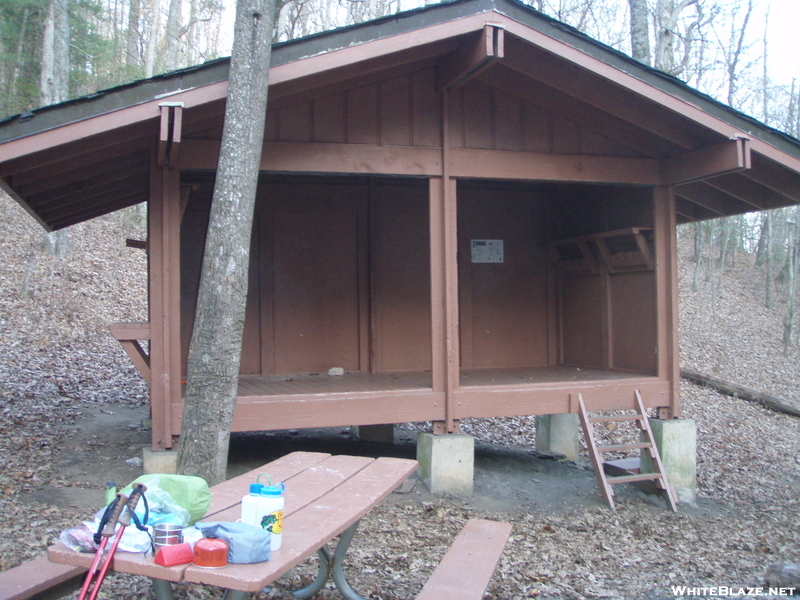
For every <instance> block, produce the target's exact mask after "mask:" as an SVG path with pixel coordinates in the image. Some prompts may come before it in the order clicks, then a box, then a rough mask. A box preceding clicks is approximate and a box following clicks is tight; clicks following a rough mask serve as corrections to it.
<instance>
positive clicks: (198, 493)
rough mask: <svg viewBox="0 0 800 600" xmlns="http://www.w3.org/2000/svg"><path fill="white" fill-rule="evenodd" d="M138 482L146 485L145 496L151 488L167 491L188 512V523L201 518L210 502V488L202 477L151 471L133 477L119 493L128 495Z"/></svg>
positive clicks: (190, 523)
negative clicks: (135, 477) (147, 473)
mask: <svg viewBox="0 0 800 600" xmlns="http://www.w3.org/2000/svg"><path fill="white" fill-rule="evenodd" d="M140 483H141V484H144V485H145V486H146V487H147V490H148V491H146V492H145V496H147V495H148V493H149V491H150V490H151V489H152V490H163V491H165V492H167V493H168V494H169V495H170V496H171V497H172V500H173V501H174V502H175V504H177V505H178V506H180V507H181V508H183V509H184V510H186V511H187V512H188V513H189V523H188V524H189V525H192V524H193V523H194V522H195V521H197V520H198V519H200V518H202V517H203V515H205V514H206V513H207V512H208V507H209V505H210V504H211V490H209V489H208V484H207V483H206V480H205V479H203V478H202V477H195V476H193V475H172V474H168V473H151V474H149V475H142V476H141V477H139V478H137V479H135V480H134V481H132V482H131V483H130V484H129V485H128V486H127V487H126V488H125V489H124V490H122V491H121V493H122V494H127V495H130V492H131V490H133V488H134V486H136V485H138V484H140ZM140 506H141V503H140ZM137 512H138V507H137Z"/></svg>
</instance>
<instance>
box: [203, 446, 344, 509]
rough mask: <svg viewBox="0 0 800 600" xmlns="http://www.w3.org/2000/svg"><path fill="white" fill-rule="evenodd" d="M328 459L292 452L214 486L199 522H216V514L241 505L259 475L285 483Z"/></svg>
mask: <svg viewBox="0 0 800 600" xmlns="http://www.w3.org/2000/svg"><path fill="white" fill-rule="evenodd" d="M329 457H330V454H325V453H323V452H292V453H291V454H287V455H286V456H282V457H280V458H278V459H276V460H273V461H272V462H271V463H267V464H266V465H263V466H261V467H258V468H257V469H253V470H252V471H248V472H247V473H244V474H243V475H239V476H238V477H234V478H233V479H229V480H228V481H224V482H223V483H220V484H218V485H215V486H214V487H213V488H211V505H210V506H209V507H208V511H206V514H205V516H203V518H202V519H201V521H207V520H209V519H210V518H211V517H214V520H215V521H218V520H219V519H217V518H216V516H215V515H216V513H218V512H219V511H221V510H225V509H227V508H230V507H231V506H236V505H238V504H241V502H242V496H244V495H245V494H247V493H248V492H249V491H250V484H251V483H255V482H256V478H257V477H258V476H259V475H260V474H261V473H266V474H267V475H269V476H270V479H271V480H272V483H273V484H276V483H280V482H285V481H287V480H289V479H291V478H292V477H294V476H296V475H297V474H298V473H302V472H303V471H304V470H306V469H308V468H310V467H313V466H314V465H316V464H318V463H320V462H322V461H323V460H325V459H327V458H329ZM262 483H266V481H265V479H264V478H262ZM234 520H235V519H234Z"/></svg>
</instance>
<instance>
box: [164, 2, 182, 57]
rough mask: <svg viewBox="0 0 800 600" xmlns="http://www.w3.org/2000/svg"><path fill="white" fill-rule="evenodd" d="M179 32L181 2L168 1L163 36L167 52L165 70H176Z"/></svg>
mask: <svg viewBox="0 0 800 600" xmlns="http://www.w3.org/2000/svg"><path fill="white" fill-rule="evenodd" d="M180 31H181V0H170V2H169V13H168V14H167V31H166V32H165V34H164V37H165V41H166V45H167V51H166V53H165V55H166V65H165V69H166V70H167V71H168V72H169V71H174V70H175V69H177V68H178V48H179V45H180V44H179V43H178V41H179V38H180Z"/></svg>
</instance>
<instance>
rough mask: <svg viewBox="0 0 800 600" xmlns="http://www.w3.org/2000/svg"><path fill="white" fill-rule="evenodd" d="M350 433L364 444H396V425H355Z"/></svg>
mask: <svg viewBox="0 0 800 600" xmlns="http://www.w3.org/2000/svg"><path fill="white" fill-rule="evenodd" d="M350 433H352V434H353V435H354V436H355V437H356V438H358V439H359V440H361V441H362V442H377V443H379V444H394V424H393V423H387V424H385V425H353V426H352V427H350Z"/></svg>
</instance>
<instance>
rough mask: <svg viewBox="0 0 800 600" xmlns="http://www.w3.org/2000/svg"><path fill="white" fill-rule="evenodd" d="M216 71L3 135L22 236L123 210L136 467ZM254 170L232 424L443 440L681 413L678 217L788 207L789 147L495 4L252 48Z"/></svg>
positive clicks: (198, 180) (648, 72)
mask: <svg viewBox="0 0 800 600" xmlns="http://www.w3.org/2000/svg"><path fill="white" fill-rule="evenodd" d="M227 73H228V62H227V60H219V61H215V62H211V63H207V64H205V65H202V66H199V67H195V68H190V69H185V70H182V71H177V72H174V73H168V74H166V75H162V76H158V77H154V78H152V79H148V80H145V81H140V82H137V83H134V84H130V85H125V86H120V87H117V88H114V89H111V90H107V91H104V92H101V93H98V94H94V95H92V96H90V97H86V98H81V99H78V100H74V101H70V102H66V103H63V104H60V105H57V106H52V107H47V108H43V109H40V110H37V111H34V112H33V113H27V114H25V115H21V116H18V117H14V118H11V119H8V120H6V121H4V122H2V123H0V178H1V179H0V183H1V184H2V186H3V188H4V189H5V190H6V191H7V192H8V193H9V194H11V195H12V196H13V197H14V198H16V199H17V201H18V202H20V204H21V205H22V206H24V207H25V208H26V209H27V210H28V211H29V212H30V214H31V215H32V216H33V217H34V218H35V219H37V221H38V222H39V223H41V224H42V226H43V227H45V228H46V229H48V230H55V229H60V228H63V227H67V226H69V225H72V224H74V223H78V222H81V221H84V220H87V219H91V218H94V217H98V216H100V215H103V214H106V213H108V212H111V211H114V210H117V209H120V208H123V207H125V206H130V205H133V204H136V203H139V202H147V203H148V207H149V213H148V214H149V217H148V219H149V231H148V238H147V240H146V243H145V242H143V243H142V244H141V245H142V247H146V249H147V251H148V257H149V291H150V293H149V302H150V305H149V307H150V320H149V322H147V323H132V324H131V323H128V324H115V325H112V326H111V331H112V333H113V335H114V336H115V337H116V338H117V339H118V340H119V341H120V342H121V344H122V345H123V346H124V348H125V350H126V351H127V352H128V354H129V355H130V357H131V359H132V360H133V362H134V363H135V364H136V366H137V367H138V368H139V370H140V371H141V373H142V375H143V376H144V377H145V379H146V380H147V381H148V382H149V384H150V390H151V410H152V417H153V439H152V441H153V448H154V449H159V448H160V449H166V448H170V447H171V446H172V445H173V443H174V438H175V437H176V436H178V435H179V434H180V431H181V416H182V397H181V393H182V390H181V388H182V378H184V377H185V368H186V356H187V352H188V342H189V339H190V336H191V332H192V326H193V314H194V305H195V299H196V292H197V285H198V278H199V272H200V263H201V260H202V252H203V247H204V235H205V230H206V223H207V218H208V210H209V204H210V199H211V195H212V188H213V183H214V171H215V168H216V165H217V158H218V153H219V144H220V137H221V130H222V123H223V113H224V106H225V98H226V93H227ZM261 169H262V176H261V181H260V184H259V191H258V200H257V208H256V218H255V225H254V231H253V236H252V252H251V266H250V291H249V297H248V304H247V322H246V326H245V336H244V346H243V352H242V363H241V379H240V385H239V399H238V403H237V407H236V411H235V415H234V423H233V428H234V430H236V431H243V430H270V429H283V428H304V427H320V426H340V425H370V424H383V423H396V422H407V421H425V420H430V421H433V422H434V430H435V431H437V432H442V433H443V432H453V431H457V429H458V422H459V420H460V419H463V418H465V417H488V416H508V415H535V414H552V413H568V412H572V413H576V412H577V395H578V394H579V393H580V394H582V395H583V397H584V398H587V399H590V400H591V401H592V403H593V405H594V406H596V407H598V408H613V407H621V406H627V405H628V404H630V403H632V402H633V398H634V390H640V392H641V395H642V398H643V400H644V403H645V405H646V406H647V407H650V408H653V407H656V408H658V410H659V414H660V415H661V416H663V417H669V416H673V417H674V416H678V415H679V414H680V399H679V392H678V383H679V368H678V341H677V337H678V327H677V314H678V312H677V311H678V307H677V276H676V273H677V271H676V269H677V265H676V256H677V255H676V225H677V224H678V223H681V222H686V221H691V220H697V219H708V218H714V217H718V216H723V215H731V214H737V213H743V212H747V211H753V210H761V209H768V208H774V207H779V206H786V205H789V204H792V203H797V202H800V141H798V140H796V139H793V138H791V137H788V136H786V135H784V134H782V133H780V132H778V131H775V130H773V129H770V128H769V127H767V126H765V125H763V124H760V123H758V122H756V121H755V120H753V119H751V118H749V117H747V116H746V115H743V114H741V113H738V112H736V111H734V110H732V109H730V108H728V107H726V106H724V105H722V104H720V103H718V102H716V101H714V100H712V99H711V98H709V97H707V96H704V95H702V94H700V93H698V92H696V91H694V90H692V89H690V88H688V87H687V86H686V85H685V84H683V83H682V82H680V81H678V80H677V79H674V78H672V77H669V76H667V75H665V74H663V73H661V72H658V71H655V70H653V69H651V68H649V67H647V66H644V65H642V64H640V63H638V62H636V61H634V60H632V59H631V58H629V57H627V56H625V55H623V54H621V53H619V52H617V51H615V50H613V49H611V48H608V47H607V46H604V45H602V44H600V43H598V42H596V41H594V40H592V39H590V38H588V37H586V36H584V35H583V34H581V33H580V32H578V31H576V30H574V29H572V28H570V27H568V26H565V25H563V24H561V23H559V22H557V21H554V20H552V19H550V18H548V17H546V16H543V15H541V14H540V13H538V12H536V11H535V10H533V9H531V8H530V7H527V6H524V5H522V4H520V3H518V2H516V1H515V0H457V1H454V2H445V3H443V4H437V5H432V6H428V7H425V8H421V9H418V10H414V11H409V12H407V13H402V14H399V15H394V16H392V17H387V18H384V19H379V20H376V21H372V22H368V23H363V24H360V25H356V26H352V27H347V28H343V29H338V30H335V31H331V32H328V33H323V34H319V35H314V36H309V37H307V38H303V39H300V40H296V41H291V42H287V43H283V44H278V45H276V46H275V48H274V51H273V65H272V68H271V71H270V99H269V107H268V113H267V126H266V132H265V142H264V149H263V155H262V161H261ZM132 251H134V250H132ZM143 340H147V341H148V342H149V344H148V345H147V351H145V349H144V347H145V346H144V345H143V344H142V341H143ZM332 367H341V368H342V369H343V370H344V371H345V374H344V375H343V376H338V377H337V376H329V375H328V374H327V373H328V369H330V368H332Z"/></svg>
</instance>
